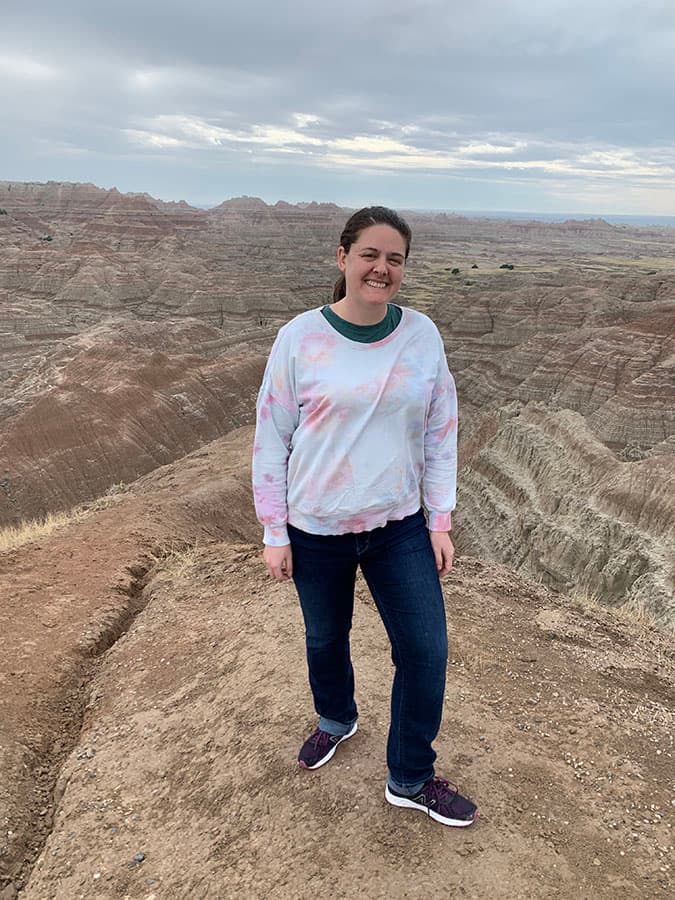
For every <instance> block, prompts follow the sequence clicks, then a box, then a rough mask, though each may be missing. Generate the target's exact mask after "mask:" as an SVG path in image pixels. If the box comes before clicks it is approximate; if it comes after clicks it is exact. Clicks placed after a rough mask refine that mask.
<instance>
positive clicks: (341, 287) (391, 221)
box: [333, 206, 412, 303]
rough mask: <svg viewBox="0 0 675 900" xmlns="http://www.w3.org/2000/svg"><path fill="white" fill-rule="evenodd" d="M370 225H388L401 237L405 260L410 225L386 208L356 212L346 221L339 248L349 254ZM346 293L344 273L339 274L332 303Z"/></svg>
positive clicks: (410, 233) (408, 244)
mask: <svg viewBox="0 0 675 900" xmlns="http://www.w3.org/2000/svg"><path fill="white" fill-rule="evenodd" d="M371 225H389V226H390V227H391V228H394V229H395V230H396V231H398V233H399V234H400V235H401V237H402V238H403V240H404V241H405V258H406V259H407V258H408V254H409V253H410V241H411V239H412V231H411V230H410V225H408V223H407V222H406V221H405V220H404V219H402V218H401V217H400V216H399V214H398V213H397V212H394V210H393V209H387V207H386V206H365V207H364V208H363V209H360V210H358V212H355V213H354V214H353V215H352V216H350V217H349V219H347V224H346V225H345V227H344V229H343V230H342V234H341V235H340V246H341V247H343V248H344V251H345V253H349V248H350V247H351V245H352V244H353V243H354V241H358V239H359V235H360V234H361V232H362V231H365V229H366V228H370V226H371ZM346 293H347V284H346V281H345V275H344V272H340V277H339V278H338V280H337V281H336V282H335V287H334V288H333V303H336V302H337V301H338V300H341V299H342V298H343V297H344V296H345V294H346Z"/></svg>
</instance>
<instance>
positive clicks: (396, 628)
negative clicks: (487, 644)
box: [288, 510, 448, 792]
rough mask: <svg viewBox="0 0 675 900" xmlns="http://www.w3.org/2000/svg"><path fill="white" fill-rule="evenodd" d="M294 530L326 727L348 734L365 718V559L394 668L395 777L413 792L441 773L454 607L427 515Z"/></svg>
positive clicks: (390, 744)
mask: <svg viewBox="0 0 675 900" xmlns="http://www.w3.org/2000/svg"><path fill="white" fill-rule="evenodd" d="M288 532H289V535H290V540H291V548H292V552H293V580H294V582H295V586H296V589H297V591H298V595H299V597H300V605H301V607H302V613H303V616H304V619H305V634H306V642H307V663H308V667H309V683H310V686H311V689H312V694H313V696H314V705H315V708H316V711H317V713H318V714H319V716H320V717H321V720H320V727H322V728H324V730H326V731H330V732H331V733H333V734H344V733H346V732H347V731H348V730H349V729H350V727H351V726H352V725H353V723H354V722H355V721H356V718H357V715H358V712H357V708H356V703H355V702H354V670H353V668H352V662H351V657H350V652H349V633H350V630H351V626H352V614H353V609H354V584H355V580H356V570H357V567H358V566H359V565H360V566H361V571H362V572H363V575H364V578H365V579H366V582H367V584H368V587H369V588H370V592H371V594H372V595H373V600H374V601H375V604H376V606H377V609H378V611H379V613H380V616H381V617H382V621H383V622H384V626H385V628H386V630H387V634H388V635H389V640H390V642H391V648H392V659H393V662H394V666H395V675H394V684H393V689H392V696H391V724H390V728H389V737H388V741H387V764H388V766H389V773H390V776H389V777H390V783H391V784H392V786H393V787H395V788H398V789H403V790H405V791H410V792H412V791H413V790H414V789H415V788H417V787H418V786H419V785H420V784H422V783H423V782H424V781H426V780H427V779H428V778H431V777H432V776H433V774H434V760H435V759H436V754H435V752H434V750H433V749H432V746H431V744H432V742H433V740H434V739H435V737H436V735H437V734H438V729H439V727H440V724H441V714H442V709H443V696H444V690H445V671H446V666H447V658H448V639H447V632H446V622H445V606H444V603H443V594H442V591H441V585H440V581H439V577H438V572H437V569H436V561H435V558H434V553H433V550H432V548H431V542H430V540H429V532H428V530H427V526H426V522H425V519H424V513H423V512H422V510H419V511H418V512H417V513H415V514H414V515H412V516H408V517H407V518H405V519H402V520H400V521H398V522H388V523H387V524H386V525H385V526H384V527H382V528H375V529H374V530H373V531H366V532H363V533H361V534H340V535H315V534H307V533H306V532H304V531H300V529H298V528H294V527H293V526H292V525H290V526H289V528H288Z"/></svg>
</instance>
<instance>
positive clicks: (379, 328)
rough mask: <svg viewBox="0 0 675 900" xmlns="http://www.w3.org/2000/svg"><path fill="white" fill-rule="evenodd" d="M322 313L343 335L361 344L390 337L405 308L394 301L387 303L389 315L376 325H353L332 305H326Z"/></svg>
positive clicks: (372, 342)
mask: <svg viewBox="0 0 675 900" xmlns="http://www.w3.org/2000/svg"><path fill="white" fill-rule="evenodd" d="M321 313H322V315H323V317H324V318H325V319H326V321H327V322H329V323H330V324H331V325H332V326H333V328H334V329H335V330H336V331H339V332H340V334H341V335H342V336H343V337H346V338H349V340H350V341H358V342H359V343H360V344H374V343H375V341H381V340H382V339H383V338H386V337H389V335H390V334H391V333H392V331H393V330H394V328H396V326H397V325H398V323H399V322H400V321H401V316H402V315H403V310H402V309H401V307H400V306H396V305H395V304H394V303H387V315H386V316H385V317H384V319H382V321H381V322H378V323H377V324H376V325H353V324H352V323H351V322H346V321H345V320H344V319H341V318H340V316H338V314H337V313H334V312H333V310H332V309H331V308H330V306H324V307H323V308H322V310H321Z"/></svg>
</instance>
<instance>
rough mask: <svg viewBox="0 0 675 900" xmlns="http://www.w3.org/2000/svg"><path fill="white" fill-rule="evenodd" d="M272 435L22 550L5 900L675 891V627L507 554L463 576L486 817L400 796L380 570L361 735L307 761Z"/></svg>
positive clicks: (470, 716) (1, 768) (455, 741)
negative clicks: (524, 573) (269, 478)
mask: <svg viewBox="0 0 675 900" xmlns="http://www.w3.org/2000/svg"><path fill="white" fill-rule="evenodd" d="M251 443H252V429H250V428H246V429H240V430H238V431H235V432H233V433H232V434H230V435H228V437H226V438H221V439H218V440H216V441H213V442H211V443H210V444H208V445H207V446H205V447H204V448H202V449H200V450H198V451H195V452H194V453H192V454H191V455H189V456H187V457H185V458H184V459H182V460H180V461H177V462H175V463H172V464H170V465H167V466H164V467H161V468H159V469H157V470H156V471H154V472H152V473H150V474H148V475H146V476H145V477H144V478H142V479H140V480H138V481H137V482H135V484H134V485H133V486H131V487H130V488H129V489H127V490H126V491H122V492H118V493H116V494H114V495H112V496H110V497H107V498H103V499H101V500H100V501H99V502H97V503H95V504H92V505H90V506H89V508H88V509H87V510H85V511H84V512H83V513H82V514H81V517H80V519H79V520H78V521H74V522H73V523H72V524H70V525H64V526H63V527H62V528H61V529H60V530H59V531H57V532H55V533H54V534H52V535H51V536H40V535H36V536H35V537H34V539H33V540H32V541H29V542H27V543H25V544H24V545H23V546H20V547H16V548H14V549H12V550H7V551H4V552H0V592H1V593H2V596H3V598H5V599H4V601H3V604H2V605H1V606H0V631H1V633H2V634H3V635H4V636H5V638H6V640H7V644H6V648H5V650H4V652H3V654H2V655H1V656H0V684H2V691H1V692H0V713H1V714H0V822H2V826H3V827H2V833H1V834H0V893H1V894H2V897H3V900H10V898H11V900H14V898H16V897H17V895H18V896H19V897H21V898H26V900H71V898H74V897H81V898H92V900H93V898H97V900H98V898H104V900H113V898H117V897H130V898H131V897H133V898H144V900H149V898H160V897H167V898H173V897H176V898H178V897H181V898H182V897H185V898H188V897H190V898H191V897H204V898H214V900H216V898H217V900H221V898H223V900H225V898H233V900H234V898H240V897H247V898H248V897H250V898H260V900H263V898H267V897H269V896H271V895H274V896H278V897H281V898H283V900H286V898H288V900H301V898H306V897H307V896H308V895H309V894H311V896H312V897H316V898H328V897H330V898H336V897H338V898H352V897H355V896H359V897H364V898H367V900H370V898H372V900H375V898H384V897H403V896H406V897H410V898H416V900H427V898H430V897H446V896H452V897H455V896H456V897H477V896H490V897H495V898H500V900H515V898H522V900H530V898H537V900H554V898H557V900H567V898H576V897H597V898H600V900H615V898H616V897H622V898H625V900H642V898H644V897H649V898H660V897H663V898H664V900H665V898H666V897H668V896H672V887H673V885H672V869H671V866H672V830H671V827H672V811H673V803H674V802H675V800H674V799H673V795H672V792H671V791H670V790H669V787H668V781H669V775H670V774H671V772H672V755H673V744H672V736H673V721H672V709H671V700H672V692H673V661H674V658H675V657H674V654H673V651H674V648H673V644H672V640H671V639H669V638H668V637H667V636H666V635H664V634H663V633H660V632H658V631H656V630H654V629H650V628H648V627H645V626H644V625H641V624H640V623H639V622H636V621H635V620H628V619H625V618H620V617H616V616H614V615H611V614H610V613H608V612H606V611H603V610H602V609H600V608H596V609H591V608H587V607H583V606H581V605H580V604H578V603H572V602H571V601H569V600H567V599H566V598H565V597H563V596H561V595H558V594H553V593H551V592H550V591H548V590H547V589H546V588H544V587H542V586H541V585H537V584H534V583H532V582H528V581H526V580H523V579H521V578H519V577H518V576H517V575H515V574H514V573H513V572H512V571H511V570H510V569H508V568H506V567H503V566H499V565H488V564H486V563H484V562H482V561H480V560H477V559H475V558H471V557H468V556H462V557H460V559H459V560H458V564H457V567H456V568H455V569H454V570H453V572H452V573H451V575H450V576H448V577H447V578H446V579H444V595H445V602H446V606H447V611H448V625H449V646H450V663H449V667H448V680H447V688H446V703H445V716H444V720H443V725H442V727H441V732H440V735H439V739H438V741H437V744H436V747H437V750H438V754H439V761H438V767H439V773H441V774H443V775H444V776H445V777H447V778H451V779H454V780H456V781H458V782H459V783H460V784H461V787H462V789H463V791H464V792H465V793H467V794H469V795H470V796H471V797H472V798H474V799H475V801H476V802H477V803H478V804H479V806H480V810H481V817H480V819H479V820H478V822H477V823H476V824H475V825H474V826H472V828H471V829H463V830H460V829H447V828H443V827H442V826H440V825H438V824H436V823H434V822H433V821H431V820H429V819H427V818H425V817H424V816H422V815H421V814H419V813H416V812H410V811H405V810H397V809H394V808H392V807H390V806H388V805H387V804H386V803H385V801H384V797H383V789H384V776H385V773H384V756H385V743H386V731H387V726H388V716H389V690H390V679H391V655H390V649H389V645H388V641H387V638H386V635H385V632H384V629H383V627H382V624H381V622H380V619H379V616H378V614H377V612H376V610H375V608H374V605H373V603H372V601H371V600H370V599H369V596H368V594H367V591H366V590H365V587H364V585H363V584H359V585H358V588H357V603H356V610H355V624H354V634H353V642H352V645H353V655H354V661H355V667H356V673H357V685H358V695H359V702H360V709H361V720H360V727H359V731H358V733H357V735H355V737H354V738H353V739H352V740H351V741H349V742H348V743H347V744H345V745H344V748H343V747H340V748H339V751H338V753H337V754H336V757H335V759H334V760H332V761H331V763H330V764H329V765H327V766H326V767H325V768H322V769H320V770H318V771H316V772H306V771H303V770H300V769H299V768H298V766H297V762H296V755H297V751H298V746H299V744H300V743H301V741H302V739H303V738H304V737H305V735H306V733H307V732H308V731H309V730H311V728H313V726H314V716H313V712H312V709H311V699H310V696H309V691H308V688H307V685H306V672H305V663H304V648H303V628H302V621H301V614H300V610H299V608H298V604H297V600H296V599H295V597H294V594H293V588H292V586H291V585H288V584H285V585H284V584H274V583H271V582H270V581H269V580H268V579H267V578H266V576H265V573H264V569H263V567H262V564H261V561H260V548H259V542H258V531H259V529H258V527H257V524H256V523H255V521H254V519H253V515H252V504H251V494H250V486H249V483H250V472H249V470H248V461H249V458H250V452H251ZM411 873H413V875H411Z"/></svg>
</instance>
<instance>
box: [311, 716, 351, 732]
mask: <svg viewBox="0 0 675 900" xmlns="http://www.w3.org/2000/svg"><path fill="white" fill-rule="evenodd" d="M354 722H356V719H352V721H351V722H348V723H347V724H345V723H344V722H336V721H335V719H327V718H326V717H325V716H321V718H320V719H319V728H320V729H321V730H322V731H327V732H328V734H336V735H343V734H347V732H349V731H351V730H352V728H353V727H354Z"/></svg>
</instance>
